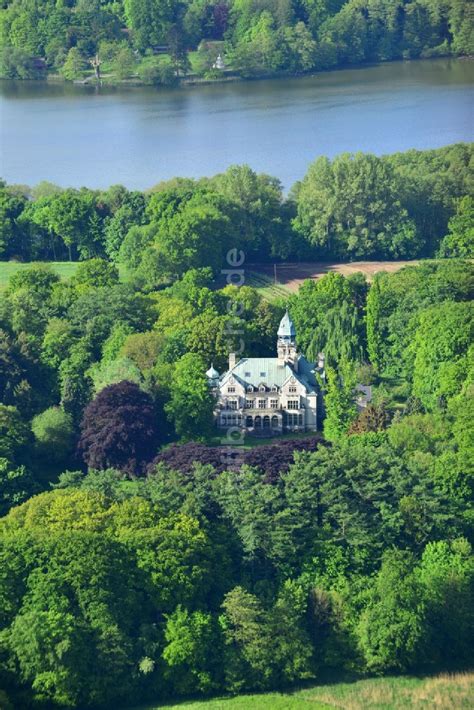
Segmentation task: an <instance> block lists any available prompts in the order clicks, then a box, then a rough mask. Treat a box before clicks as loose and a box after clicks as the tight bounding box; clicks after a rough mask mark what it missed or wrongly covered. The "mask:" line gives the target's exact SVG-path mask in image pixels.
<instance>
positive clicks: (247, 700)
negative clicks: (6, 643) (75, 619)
mask: <svg viewBox="0 0 474 710" xmlns="http://www.w3.org/2000/svg"><path fill="white" fill-rule="evenodd" d="M473 707H474V673H455V674H453V675H450V674H442V675H438V676H432V677H428V678H413V677H409V676H402V677H398V678H395V677H393V678H392V677H390V678H370V679H367V680H357V681H354V682H346V683H334V684H327V685H319V686H312V687H307V688H304V689H300V690H295V691H294V692H288V693H265V694H261V695H239V696H237V697H234V698H225V697H223V698H215V699H212V700H203V701H194V702H183V703H179V704H176V705H174V704H163V705H147V706H143V707H142V708H141V710H158V709H159V708H168V710H173V709H174V710H188V709H189V710H247V708H252V709H254V710H334V709H336V708H337V709H338V710H366V708H369V709H370V710H407V709H408V708H410V709H411V710H412V709H413V710H464V709H466V710H468V709H470V708H473ZM135 710H139V709H138V708H136V709H135Z"/></svg>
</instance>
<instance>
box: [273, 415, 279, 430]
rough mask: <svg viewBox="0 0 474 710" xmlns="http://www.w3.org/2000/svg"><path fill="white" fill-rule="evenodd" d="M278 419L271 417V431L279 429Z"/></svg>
mask: <svg viewBox="0 0 474 710" xmlns="http://www.w3.org/2000/svg"><path fill="white" fill-rule="evenodd" d="M279 428H280V425H279V423H278V417H275V416H274V417H272V429H279Z"/></svg>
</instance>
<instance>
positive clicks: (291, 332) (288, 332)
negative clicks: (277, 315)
mask: <svg viewBox="0 0 474 710" xmlns="http://www.w3.org/2000/svg"><path fill="white" fill-rule="evenodd" d="M278 337H279V338H286V339H288V338H289V339H291V340H294V339H295V337H296V330H295V326H294V323H293V321H292V320H291V318H290V314H289V313H288V311H286V313H285V315H284V316H283V318H282V319H281V321H280V325H279V326H278Z"/></svg>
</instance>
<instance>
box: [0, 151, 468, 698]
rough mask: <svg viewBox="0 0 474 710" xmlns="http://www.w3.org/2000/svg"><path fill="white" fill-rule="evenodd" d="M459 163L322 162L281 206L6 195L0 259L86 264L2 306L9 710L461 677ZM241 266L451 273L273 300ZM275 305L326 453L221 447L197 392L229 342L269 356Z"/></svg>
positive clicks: (340, 281)
mask: <svg viewBox="0 0 474 710" xmlns="http://www.w3.org/2000/svg"><path fill="white" fill-rule="evenodd" d="M471 155H472V147H470V146H467V145H457V146H452V147H449V148H445V149H441V150H437V151H427V152H423V153H420V152H417V151H409V152H408V153H405V154H399V155H395V156H389V157H386V158H376V157H374V156H364V155H356V156H348V155H347V156H340V157H338V158H336V159H334V160H333V161H328V160H326V159H323V158H321V159H319V160H317V161H316V162H315V163H314V164H313V165H312V166H311V168H310V170H309V171H308V174H307V176H306V177H305V178H304V179H303V181H302V182H301V183H300V184H298V185H297V186H296V187H295V188H294V190H293V191H292V193H291V195H290V196H289V198H287V199H284V198H283V196H282V193H281V188H280V186H279V184H278V182H277V181H276V180H274V179H273V178H270V177H268V176H265V175H256V174H255V173H253V172H252V171H251V170H250V169H249V168H246V167H233V168H230V169H229V170H228V171H227V172H226V173H224V174H222V175H218V176H216V177H214V178H211V179H206V180H199V181H192V180H179V179H176V180H173V181H170V182H168V183H165V184H162V185H159V186H157V188H155V189H153V190H151V191H150V192H148V193H146V194H142V193H138V192H129V191H127V190H126V189H125V188H123V187H121V186H115V187H112V188H110V189H109V190H108V191H104V192H100V191H92V190H87V189H85V188H84V189H82V190H59V189H58V188H56V187H55V186H52V185H48V184H45V183H43V184H41V185H39V186H38V187H37V188H35V189H34V190H28V189H27V188H25V187H21V186H7V185H3V187H2V190H1V196H0V211H1V217H2V231H1V235H0V245H1V249H2V256H3V259H8V258H14V257H16V258H22V259H24V260H31V259H49V258H64V257H69V256H70V257H71V258H72V259H76V260H79V263H78V264H77V268H76V271H75V273H74V276H72V277H70V278H68V279H60V278H59V276H58V275H57V274H56V273H55V272H54V270H53V269H52V268H51V266H49V265H48V264H47V263H32V264H29V265H26V266H24V267H23V268H22V269H21V270H19V271H17V272H16V273H15V274H14V275H12V276H11V278H10V280H9V282H8V284H7V286H6V288H5V290H4V291H2V293H1V294H0V515H1V516H2V517H1V518H0V705H1V706H2V708H6V710H11V709H12V708H16V707H22V708H40V707H48V708H53V707H58V708H59V707H71V708H81V709H82V708H87V707H98V706H103V707H120V706H121V705H124V706H126V705H137V704H138V703H140V702H142V701H143V702H146V701H148V700H152V701H155V702H158V701H160V700H165V699H168V698H177V697H183V696H189V695H209V694H213V693H217V692H232V693H235V692H240V691H246V690H265V689H270V688H282V687H285V686H288V685H291V684H294V683H298V682H302V681H305V680H308V679H318V677H321V675H322V674H324V673H325V672H330V671H338V672H342V671H348V672H350V673H352V674H360V675H363V674H368V673H380V674H381V673H399V672H417V673H421V672H426V673H427V672H431V671H434V670H440V669H443V670H454V669H457V670H459V669H464V668H468V667H469V666H471V667H472V663H473V660H474V657H473V647H472V643H471V642H472V637H473V634H474V556H473V554H472V547H471V545H472V543H473V538H474V527H473V523H474V509H473V493H474V468H473V461H474V432H473V421H474V397H473V394H474V368H473V364H474V357H473V355H474V351H473V348H474V346H473V344H472V343H473V330H474V308H473V302H472V300H473V293H474V264H473V263H472V262H471V260H470V258H471V257H472V256H473V223H472V217H473V206H472V198H471V197H470V195H472V188H471V185H470V183H469V162H470V160H472V159H471ZM230 248H239V249H242V250H243V251H244V252H245V254H246V255H247V257H248V258H250V257H251V256H252V257H253V258H262V259H268V258H269V257H270V256H272V257H274V258H280V259H282V258H285V257H286V256H287V255H292V256H298V255H301V256H306V255H311V256H316V255H318V256H324V257H328V258H329V257H331V258H351V257H357V256H361V255H365V254H368V255H373V256H386V257H387V256H392V257H395V256H398V255H405V256H415V255H430V256H433V255H437V256H438V257H440V258H437V259H435V260H429V261H422V262H421V263H420V264H419V265H418V266H408V267H405V268H403V269H401V270H400V271H398V272H396V273H380V274H377V275H376V276H375V278H374V280H373V282H372V283H371V284H369V283H367V282H366V280H365V279H364V277H363V275H362V274H355V275H352V276H349V277H347V278H345V277H343V276H342V275H340V274H337V273H328V274H327V275H325V276H324V277H323V278H321V279H319V280H317V281H312V280H309V281H306V282H305V283H304V284H303V285H302V286H301V288H300V289H299V291H298V293H294V294H293V295H291V296H290V297H289V298H288V299H287V300H286V301H285V300H284V299H282V298H280V299H278V300H276V301H272V302H269V301H267V300H265V298H263V296H262V294H261V293H260V292H259V291H258V290H257V289H255V288H252V287H250V286H248V285H245V284H244V285H242V286H237V285H224V284H223V283H222V282H221V281H220V279H219V271H220V269H222V268H223V267H224V268H225V266H226V261H225V254H226V252H227V250H228V249H230ZM441 257H442V258H441ZM446 257H450V258H446ZM466 257H469V258H466ZM119 267H120V269H121V274H122V278H121V277H120V274H119ZM124 270H125V271H124ZM124 273H125V274H126V278H124V277H123V274H124ZM229 304H231V307H230V308H229ZM285 307H288V308H289V311H290V314H291V317H292V319H293V321H294V323H295V326H296V332H297V339H298V346H299V348H300V350H301V351H302V352H303V353H304V354H305V355H306V356H307V357H308V358H309V359H314V358H315V357H316V356H317V353H319V352H321V351H323V352H324V353H325V355H326V374H327V378H326V380H325V381H321V387H322V393H323V394H324V409H325V417H324V419H323V420H322V421H321V422H320V424H321V429H320V432H318V434H317V435H314V434H313V435H310V434H308V436H307V437H306V438H299V439H293V440H292V439H282V440H279V441H278V440H276V441H275V443H266V444H264V445H261V446H256V447H253V448H242V447H238V446H236V445H234V444H233V445H230V446H229V445H227V446H220V445H219V444H221V443H222V441H221V440H220V439H218V438H217V437H216V431H215V430H214V429H213V426H212V410H213V396H212V394H211V392H210V389H209V386H208V383H207V379H206V377H205V371H206V369H207V368H208V367H209V365H210V363H211V362H213V363H214V365H215V366H216V367H217V368H218V369H219V370H220V371H223V370H224V369H225V367H226V362H227V357H228V352H229V350H231V349H233V347H232V342H231V341H232V337H236V338H237V337H238V338H239V340H240V338H242V340H243V342H244V343H245V351H244V353H243V355H247V356H262V357H263V356H274V354H275V345H276V331H277V328H278V324H279V321H280V319H281V317H282V315H283V313H284V309H285ZM233 334H238V335H235V336H234V335H233ZM357 384H364V385H371V388H372V401H371V403H370V404H369V405H368V406H367V407H366V408H365V409H361V410H358V408H357V407H356V406H355V392H354V388H355V386H356V385H357ZM247 444H248V441H247ZM223 454H225V456H223Z"/></svg>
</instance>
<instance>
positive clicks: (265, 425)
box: [263, 416, 270, 429]
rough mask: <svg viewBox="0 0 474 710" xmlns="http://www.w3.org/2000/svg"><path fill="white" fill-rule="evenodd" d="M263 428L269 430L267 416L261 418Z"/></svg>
mask: <svg viewBox="0 0 474 710" xmlns="http://www.w3.org/2000/svg"><path fill="white" fill-rule="evenodd" d="M263 428H264V429H270V417H269V416H265V417H263Z"/></svg>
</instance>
